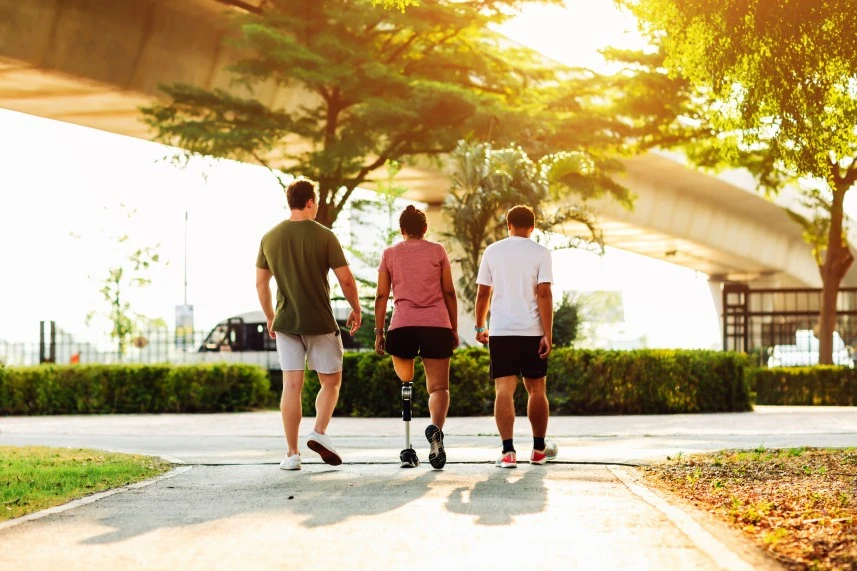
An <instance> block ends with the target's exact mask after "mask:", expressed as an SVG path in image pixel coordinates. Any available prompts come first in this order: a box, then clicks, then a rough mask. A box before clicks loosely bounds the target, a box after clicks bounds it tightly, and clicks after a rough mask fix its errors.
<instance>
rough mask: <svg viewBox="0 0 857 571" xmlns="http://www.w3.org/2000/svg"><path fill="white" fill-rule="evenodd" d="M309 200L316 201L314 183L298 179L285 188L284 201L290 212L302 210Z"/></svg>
mask: <svg viewBox="0 0 857 571" xmlns="http://www.w3.org/2000/svg"><path fill="white" fill-rule="evenodd" d="M310 200H318V198H317V197H316V195H315V183H314V182H312V181H311V180H308V179H305V178H299V179H298V180H296V181H294V182H292V183H291V184H290V185H289V186H288V188H286V201H287V202H288V203H289V208H290V209H292V210H303V209H304V208H306V203H307V202H309V201H310Z"/></svg>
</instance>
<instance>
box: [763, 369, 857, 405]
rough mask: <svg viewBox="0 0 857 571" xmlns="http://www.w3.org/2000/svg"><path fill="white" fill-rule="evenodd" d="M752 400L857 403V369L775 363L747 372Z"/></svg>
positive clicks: (794, 402)
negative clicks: (788, 365)
mask: <svg viewBox="0 0 857 571" xmlns="http://www.w3.org/2000/svg"><path fill="white" fill-rule="evenodd" d="M749 377H750V386H752V387H753V391H754V392H755V393H756V404H771V405H809V406H813V405H815V406H817V405H822V406H837V405H838V406H854V405H857V370H855V369H851V368H848V367H834V366H830V365H817V366H813V367H775V368H770V369H754V370H752V371H751V372H750V374H749Z"/></svg>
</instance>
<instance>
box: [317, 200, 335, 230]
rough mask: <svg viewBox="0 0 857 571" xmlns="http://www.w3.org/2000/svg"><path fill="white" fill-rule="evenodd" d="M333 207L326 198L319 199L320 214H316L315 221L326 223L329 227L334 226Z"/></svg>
mask: <svg viewBox="0 0 857 571" xmlns="http://www.w3.org/2000/svg"><path fill="white" fill-rule="evenodd" d="M334 219H335V218H334V216H333V209H332V208H331V207H330V205H329V204H328V203H327V201H326V200H323V199H319V201H318V214H316V216H315V221H316V222H318V223H319V224H324V225H325V226H327V227H328V228H330V227H331V226H333V221H334Z"/></svg>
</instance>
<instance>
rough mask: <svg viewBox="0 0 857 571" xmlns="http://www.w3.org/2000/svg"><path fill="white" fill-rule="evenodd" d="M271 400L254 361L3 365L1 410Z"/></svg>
mask: <svg viewBox="0 0 857 571" xmlns="http://www.w3.org/2000/svg"><path fill="white" fill-rule="evenodd" d="M273 400H274V399H273V398H272V395H271V392H270V387H269V381H268V376H267V374H266V372H265V370H264V369H261V368H259V367H256V366H252V365H242V364H214V365H65V366H57V365H39V366H36V367H0V415H13V414H15V415H25V414H28V415H37V414H108V413H153V412H227V411H237V410H248V409H251V408H258V407H263V406H267V405H269V404H270V403H271V402H273Z"/></svg>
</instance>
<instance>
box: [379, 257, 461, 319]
mask: <svg viewBox="0 0 857 571" xmlns="http://www.w3.org/2000/svg"><path fill="white" fill-rule="evenodd" d="M444 267H449V258H448V257H447V255H446V250H445V249H444V247H443V246H441V245H440V244H437V243H435V242H429V241H428V240H405V241H404V242H400V243H398V244H396V245H395V246H391V247H389V248H387V249H386V250H384V253H383V254H382V255H381V264H380V265H379V266H378V271H381V272H387V273H388V274H390V283H391V284H392V286H393V319H392V320H391V322H390V329H391V330H392V329H396V328H398V327H445V328H447V329H452V323H451V322H450V321H449V313H448V312H447V310H446V304H445V303H444V300H443V290H442V289H441V287H440V272H441V270H442V269H443V268H444Z"/></svg>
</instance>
